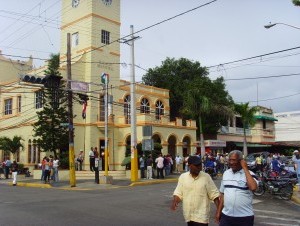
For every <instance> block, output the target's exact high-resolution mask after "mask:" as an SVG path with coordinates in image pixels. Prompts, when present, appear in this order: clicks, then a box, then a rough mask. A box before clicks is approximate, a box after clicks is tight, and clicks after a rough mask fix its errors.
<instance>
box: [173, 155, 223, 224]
mask: <svg viewBox="0 0 300 226" xmlns="http://www.w3.org/2000/svg"><path fill="white" fill-rule="evenodd" d="M188 165H189V168H190V171H189V172H186V173H183V174H181V175H180V177H179V179H178V184H177V187H176V189H175V191H174V193H173V202H172V206H171V209H172V210H176V209H177V207H178V204H179V203H180V202H182V208H183V216H184V219H185V221H186V222H187V225H188V226H196V225H197V226H198V225H199V226H205V225H208V223H209V213H210V202H211V201H214V203H215V205H216V207H217V209H218V205H219V195H220V193H219V191H218V189H217V187H216V185H215V184H214V182H213V181H212V179H211V177H210V176H209V175H208V174H207V173H204V172H202V171H201V170H202V162H201V159H200V158H199V157H198V156H190V157H189V159H188Z"/></svg>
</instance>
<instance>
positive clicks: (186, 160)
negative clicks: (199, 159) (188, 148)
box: [184, 154, 190, 172]
mask: <svg viewBox="0 0 300 226" xmlns="http://www.w3.org/2000/svg"><path fill="white" fill-rule="evenodd" d="M189 157H190V155H189V154H188V155H187V156H186V157H185V159H184V169H185V172H188V171H190V169H189V164H188V160H189Z"/></svg>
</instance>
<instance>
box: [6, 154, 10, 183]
mask: <svg viewBox="0 0 300 226" xmlns="http://www.w3.org/2000/svg"><path fill="white" fill-rule="evenodd" d="M10 167H11V161H10V159H9V158H6V160H5V179H8V176H9V171H10Z"/></svg>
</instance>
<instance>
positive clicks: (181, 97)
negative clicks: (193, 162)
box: [142, 58, 233, 134]
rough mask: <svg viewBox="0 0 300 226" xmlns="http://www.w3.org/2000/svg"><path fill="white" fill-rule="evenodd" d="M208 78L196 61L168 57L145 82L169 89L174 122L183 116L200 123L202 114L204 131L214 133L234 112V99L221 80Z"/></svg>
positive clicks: (145, 76) (150, 72)
mask: <svg viewBox="0 0 300 226" xmlns="http://www.w3.org/2000/svg"><path fill="white" fill-rule="evenodd" d="M207 75H208V71H207V69H206V68H205V67H201V65H200V63H199V62H197V61H196V62H192V61H190V60H188V59H185V58H180V59H179V60H175V59H174V58H167V59H166V60H165V61H163V62H162V65H161V66H160V67H156V68H154V69H150V70H149V71H148V72H147V74H145V75H144V76H143V78H142V81H143V83H144V84H146V85H151V86H156V87H159V88H165V89H169V91H170V118H171V120H174V119H175V117H182V118H183V119H194V120H197V123H199V122H198V119H199V116H200V115H201V117H202V121H203V122H204V123H203V131H204V132H206V133H212V134H213V133H216V131H217V130H218V129H219V127H220V124H224V123H225V122H226V121H227V118H226V116H227V115H228V114H229V113H232V110H231V108H232V107H231V106H232V105H233V100H232V98H231V96H230V95H229V94H228V92H227V91H226V90H225V83H224V79H223V78H222V77H220V78H217V79H216V80H214V81H212V80H210V78H208V76H207ZM198 126H199V124H198Z"/></svg>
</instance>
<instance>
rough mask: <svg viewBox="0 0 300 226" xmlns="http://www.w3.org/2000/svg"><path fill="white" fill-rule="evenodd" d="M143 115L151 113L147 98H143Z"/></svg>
mask: <svg viewBox="0 0 300 226" xmlns="http://www.w3.org/2000/svg"><path fill="white" fill-rule="evenodd" d="M140 111H141V113H145V114H149V113H150V104H149V101H148V100H147V99H146V98H143V99H142V101H141V109H140Z"/></svg>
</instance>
